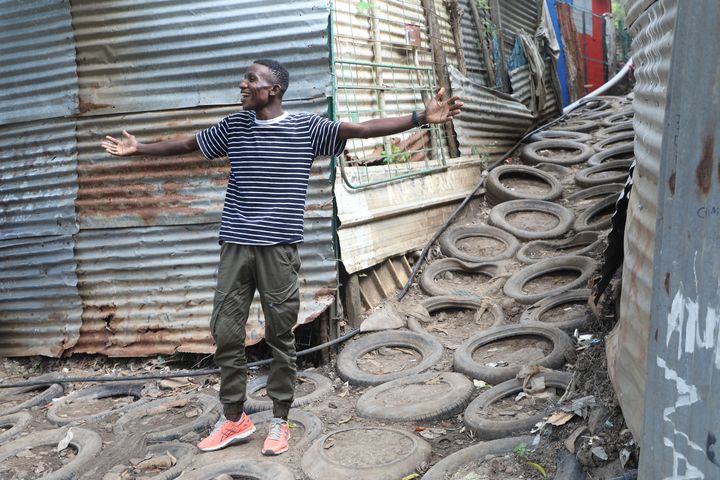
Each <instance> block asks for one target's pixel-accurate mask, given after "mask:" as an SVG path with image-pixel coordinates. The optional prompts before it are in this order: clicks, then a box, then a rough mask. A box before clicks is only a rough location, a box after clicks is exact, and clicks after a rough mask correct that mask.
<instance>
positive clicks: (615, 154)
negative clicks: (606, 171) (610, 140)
mask: <svg viewBox="0 0 720 480" xmlns="http://www.w3.org/2000/svg"><path fill="white" fill-rule="evenodd" d="M633 158H635V145H634V144H632V143H628V144H625V145H618V146H615V147H612V148H606V149H604V150H600V151H599V152H598V153H596V154H595V155H593V156H592V157H590V159H589V160H588V162H587V163H588V165H590V166H591V167H595V166H597V165H600V164H603V163H607V162H608V161H610V162H614V161H617V160H632V159H633Z"/></svg>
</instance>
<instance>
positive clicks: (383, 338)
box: [337, 330, 444, 385]
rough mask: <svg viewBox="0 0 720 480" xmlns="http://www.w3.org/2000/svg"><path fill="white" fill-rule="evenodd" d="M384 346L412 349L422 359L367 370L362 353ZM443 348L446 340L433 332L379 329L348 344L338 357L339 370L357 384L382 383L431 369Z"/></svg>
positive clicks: (347, 378) (346, 378)
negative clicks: (381, 370)
mask: <svg viewBox="0 0 720 480" xmlns="http://www.w3.org/2000/svg"><path fill="white" fill-rule="evenodd" d="M383 347H400V348H406V349H411V350H414V351H415V352H418V353H419V354H420V355H421V356H422V360H420V362H418V363H417V364H416V365H415V366H414V367H411V368H408V369H406V370H400V371H396V372H388V373H379V374H373V373H369V372H366V371H364V370H362V369H361V368H360V367H359V366H358V363H357V361H358V359H359V358H360V357H362V356H363V355H365V354H366V353H369V352H372V351H374V350H378V349H380V348H383ZM443 351H444V348H443V346H442V344H441V343H440V342H439V341H438V340H437V339H436V338H435V337H433V336H431V335H427V334H425V335H423V334H419V333H414V332H408V331H400V330H395V331H387V332H378V333H373V334H370V335H363V336H362V337H360V338H358V339H357V340H353V341H352V342H350V343H348V344H346V345H345V348H343V350H342V351H341V352H340V354H339V355H338V357H337V371H338V375H339V376H340V378H342V379H343V380H345V381H347V382H349V383H351V384H353V385H379V384H381V383H385V382H389V381H390V380H395V379H396V378H401V377H406V376H408V375H412V374H415V373H421V372H424V371H425V370H428V369H430V368H431V367H433V366H434V365H435V364H436V363H437V362H438V361H440V358H442V354H443Z"/></svg>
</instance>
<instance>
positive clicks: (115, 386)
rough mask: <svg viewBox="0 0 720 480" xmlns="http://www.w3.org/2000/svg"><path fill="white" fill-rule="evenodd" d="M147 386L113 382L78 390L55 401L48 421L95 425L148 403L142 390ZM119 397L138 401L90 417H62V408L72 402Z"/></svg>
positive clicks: (49, 412) (61, 423) (137, 383)
mask: <svg viewBox="0 0 720 480" xmlns="http://www.w3.org/2000/svg"><path fill="white" fill-rule="evenodd" d="M144 386H145V384H144V383H142V382H117V383H115V382H113V383H106V384H101V385H94V386H91V387H87V388H83V389H82V390H77V391H75V392H72V393H70V394H69V395H65V396H64V397H61V398H59V399H57V400H56V401H54V402H53V403H52V404H51V405H50V408H48V411H47V419H48V420H49V421H50V423H52V424H55V425H68V424H70V423H79V422H85V423H95V422H97V421H99V420H102V419H104V418H106V417H108V416H110V415H115V414H119V413H123V412H127V411H128V410H130V409H131V408H134V407H137V406H138V405H142V404H143V403H146V402H147V400H145V399H142V389H143V387H144ZM119 396H128V397H133V398H134V399H135V400H136V401H135V402H134V403H132V404H130V405H127V406H124V407H121V408H116V409H113V410H106V411H103V412H98V413H94V414H90V415H84V416H82V417H63V416H61V412H60V411H61V410H62V408H63V407H64V406H65V405H66V404H68V403H70V402H77V401H83V400H97V399H100V398H108V397H119Z"/></svg>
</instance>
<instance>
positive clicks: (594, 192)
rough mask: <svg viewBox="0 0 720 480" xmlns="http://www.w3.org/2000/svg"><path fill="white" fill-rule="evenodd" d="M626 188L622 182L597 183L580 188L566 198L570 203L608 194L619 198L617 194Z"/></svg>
mask: <svg viewBox="0 0 720 480" xmlns="http://www.w3.org/2000/svg"><path fill="white" fill-rule="evenodd" d="M624 188H625V185H624V184H622V183H606V184H604V185H595V186H594V187H589V188H584V189H582V190H578V191H577V192H575V193H573V194H572V195H568V196H567V197H566V198H565V200H567V201H568V202H569V203H575V202H580V201H582V200H587V199H589V198H595V197H607V196H608V195H613V196H614V197H616V198H617V195H618V194H619V193H620V191H621V190H622V189H624Z"/></svg>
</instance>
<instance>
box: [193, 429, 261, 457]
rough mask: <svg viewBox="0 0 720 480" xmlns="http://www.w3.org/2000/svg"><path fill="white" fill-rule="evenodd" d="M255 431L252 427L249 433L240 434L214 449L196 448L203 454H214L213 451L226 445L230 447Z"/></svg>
mask: <svg viewBox="0 0 720 480" xmlns="http://www.w3.org/2000/svg"><path fill="white" fill-rule="evenodd" d="M255 430H256V428H255V427H254V426H253V428H252V430H249V431H247V432H245V433H242V434H240V435H237V436H235V437H232V438H229V439H227V440H225V441H224V442H223V443H221V444H220V445H218V446H216V447H206V448H201V447H197V448H198V449H200V450H202V451H203V452H214V451H215V450H220V449H221V448H225V447H227V446H228V445H231V444H233V443H235V442H237V441H239V440H243V439H245V438H247V437H249V436H250V435H252V434H253V433H255Z"/></svg>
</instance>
